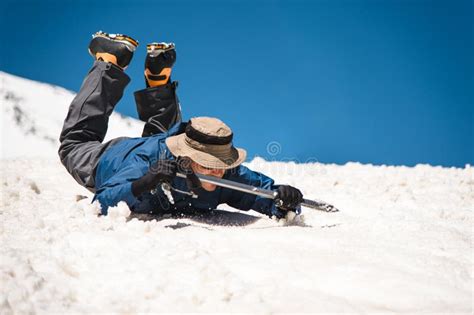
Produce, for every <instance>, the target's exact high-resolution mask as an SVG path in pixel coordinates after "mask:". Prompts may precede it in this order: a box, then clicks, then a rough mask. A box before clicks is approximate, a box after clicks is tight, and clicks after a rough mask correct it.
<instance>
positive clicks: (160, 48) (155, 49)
mask: <svg viewBox="0 0 474 315" xmlns="http://www.w3.org/2000/svg"><path fill="white" fill-rule="evenodd" d="M174 48H175V45H174V43H150V44H148V45H146V52H147V54H149V55H150V56H151V57H156V56H159V55H160V54H161V53H164V52H165V51H168V50H171V49H174Z"/></svg>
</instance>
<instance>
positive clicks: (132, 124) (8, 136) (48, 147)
mask: <svg viewBox="0 0 474 315" xmlns="http://www.w3.org/2000/svg"><path fill="white" fill-rule="evenodd" d="M74 95H75V94H74V93H72V92H70V91H68V90H65V89H63V88H61V87H58V86H54V85H50V84H46V83H40V82H35V81H32V80H28V79H24V78H20V77H17V76H14V75H11V74H8V73H5V72H2V71H0V100H1V111H0V115H1V117H0V120H1V122H2V124H1V146H0V153H1V156H2V157H3V158H11V157H17V156H29V157H38V156H42V157H56V156H57V149H58V147H59V140H58V139H59V134H60V133H61V129H62V125H63V122H64V118H65V117H66V114H67V110H68V108H69V104H70V103H71V101H72V99H73V98H74ZM142 128H143V123H142V122H140V121H138V120H136V119H133V118H130V117H124V116H122V115H121V114H119V113H116V112H114V113H113V114H112V116H111V117H110V121H109V130H108V131H107V137H106V141H107V140H108V139H112V138H116V137H119V136H129V137H136V136H139V135H140V134H141V129H142Z"/></svg>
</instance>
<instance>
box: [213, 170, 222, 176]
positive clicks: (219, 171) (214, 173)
mask: <svg viewBox="0 0 474 315" xmlns="http://www.w3.org/2000/svg"><path fill="white" fill-rule="evenodd" d="M210 171H211V173H210V174H211V175H213V176H220V175H221V174H222V170H218V169H212V170H210Z"/></svg>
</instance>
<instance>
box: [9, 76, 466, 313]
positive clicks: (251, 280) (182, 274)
mask: <svg viewBox="0 0 474 315" xmlns="http://www.w3.org/2000/svg"><path fill="white" fill-rule="evenodd" d="M5 76H6V74H2V77H3V78H4V77H5ZM18 80H20V79H18ZM20 81H21V80H20ZM30 83H31V84H30V85H31V87H30V88H28V86H25V87H23V88H22V89H24V90H25V93H26V94H28V93H33V90H34V89H36V90H38V91H39V90H42V91H43V92H44V90H46V89H50V88H51V87H50V86H47V85H40V83H35V82H30ZM13 88H14V87H13V86H9V89H13ZM2 89H3V90H5V89H4V86H2ZM53 89H57V88H53ZM3 90H2V91H3ZM61 91H63V92H64V90H61ZM63 92H61V93H63ZM64 93H66V92H64ZM4 95H5V94H3V96H2V115H5V111H6V110H5V108H7V109H8V108H11V107H5V106H4ZM15 95H16V96H17V97H21V98H22V99H23V100H24V102H23V103H24V104H23V103H22V104H23V105H24V106H29V105H31V104H30V103H29V102H30V101H28V102H26V100H27V99H28V98H27V97H26V96H24V95H22V94H21V93H20V91H18V92H17V94H15ZM49 96H50V95H49ZM49 96H48V97H49ZM58 97H59V98H63V97H64V99H65V100H66V99H68V100H69V101H70V98H71V97H72V95H68V96H67V97H65V95H60V96H58ZM26 103H28V104H26ZM58 106H59V105H58ZM62 106H66V108H67V104H66V105H64V104H62ZM25 108H26V107H25ZM51 112H52V111H51ZM65 112H66V111H63V113H64V114H65ZM47 117H49V116H48V115H45V116H44V117H41V118H40V117H39V116H38V117H36V116H35V121H36V123H37V125H38V126H40V125H41V124H43V123H44V126H48V124H49V123H45V122H44V120H45V119H47ZM51 117H53V116H51ZM51 119H53V118H51ZM57 120H59V117H58V119H57ZM62 120H63V118H61V120H60V122H62ZM3 121H4V120H2V129H3V132H4V131H5V126H9V125H3ZM52 124H53V123H51V124H49V125H52ZM56 125H57V124H56ZM56 125H55V126H56ZM41 126H43V125H41ZM56 128H58V127H57V126H56ZM39 129H40V128H39V127H38V130H39ZM53 129H54V128H52V127H51V130H50V131H49V129H48V132H51V134H53V133H54V134H56V135H57V134H58V132H59V131H58V130H53ZM111 129H112V131H111V132H119V131H120V130H114V128H111ZM44 130H46V127H45V129H44ZM59 130H60V126H59ZM139 131H140V128H137V129H136V132H138V133H139ZM44 134H48V135H49V133H46V131H45V133H44ZM15 135H16V134H15ZM36 135H38V133H37V134H36ZM29 136H30V135H28V137H29ZM25 137H27V136H25ZM5 138H8V135H6V134H4V135H3V136H2V142H3V140H4V139H5ZM25 139H26V138H25ZM17 140H18V141H22V139H20V138H19V139H17ZM41 148H43V149H44V150H45V151H48V150H50V151H51V150H52V152H55V151H56V148H54V147H53V148H50V147H49V146H47V145H46V144H45V145H44V146H41ZM16 150H17V147H15V146H13V145H12V144H11V143H6V146H4V147H3V148H2V154H5V151H8V156H9V158H8V159H7V158H2V159H1V160H0V164H1V166H0V169H1V172H2V174H1V183H0V187H1V188H0V189H1V200H0V216H1V226H0V258H1V259H0V314H33V313H59V314H61V313H99V312H112V313H120V314H135V313H142V312H246V313H275V312H281V313H282V312H285V313H290V312H291V313H301V312H311V313H316V312H319V313H332V312H346V313H393V312H397V313H466V314H469V313H472V311H473V295H472V293H473V289H472V284H473V278H472V277H473V270H472V268H473V247H472V245H473V243H472V237H473V228H472V223H473V222H472V213H473V208H474V206H473V205H474V190H473V188H474V170H473V168H472V167H470V166H469V165H467V166H466V167H465V168H442V167H433V166H429V165H418V166H416V167H404V166H397V167H394V166H373V165H362V164H359V163H348V164H346V165H342V166H340V165H332V164H321V163H308V164H296V163H291V162H290V163H283V162H269V161H265V160H263V159H260V158H255V159H254V160H252V161H251V162H249V163H247V164H246V165H247V166H249V167H250V168H252V169H254V170H257V171H262V172H264V173H266V174H268V175H270V176H272V177H273V178H275V180H276V181H277V183H287V184H290V185H295V186H297V187H299V188H300V189H301V190H302V191H303V193H304V195H305V197H306V198H310V199H311V198H319V199H322V200H325V201H328V202H331V203H333V204H334V205H335V206H337V207H338V208H339V209H341V211H340V212H338V213H323V212H319V211H315V210H311V209H304V211H303V217H300V218H299V219H298V220H297V222H296V223H293V224H292V223H290V222H285V221H276V220H272V219H270V218H267V217H265V216H262V215H260V214H258V213H256V212H253V211H249V212H239V211H236V210H234V209H232V208H230V207H227V206H225V205H222V206H221V207H220V209H222V210H223V211H220V212H218V211H216V212H214V213H212V214H209V215H203V216H201V217H192V218H190V217H178V218H171V217H168V216H156V217H151V216H136V215H133V214H132V213H130V210H129V209H128V207H127V206H126V205H125V204H122V203H121V204H119V205H118V206H117V207H116V208H113V209H111V210H109V213H110V214H109V215H108V216H98V213H99V209H98V205H97V204H92V203H91V199H92V195H91V194H90V193H89V192H88V191H87V190H85V189H84V188H82V187H80V186H79V185H78V184H76V183H75V182H74V180H73V179H72V178H71V176H70V175H69V174H68V173H67V172H66V170H65V169H64V167H63V166H62V165H61V164H60V162H59V161H58V159H57V157H55V156H53V155H52V154H53V153H51V152H50V153H48V154H51V155H48V154H45V155H44V157H33V158H32V157H25V156H24V153H25V152H19V153H16V152H17V151H16Z"/></svg>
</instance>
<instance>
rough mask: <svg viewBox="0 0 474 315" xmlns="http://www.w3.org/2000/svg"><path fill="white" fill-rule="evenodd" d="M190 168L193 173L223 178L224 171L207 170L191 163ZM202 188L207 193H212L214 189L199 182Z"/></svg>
mask: <svg viewBox="0 0 474 315" xmlns="http://www.w3.org/2000/svg"><path fill="white" fill-rule="evenodd" d="M191 168H192V169H193V171H194V173H196V174H202V175H209V176H214V177H218V178H222V176H224V173H225V170H220V169H215V168H207V167H204V166H202V165H200V164H197V163H196V162H194V161H193V162H191ZM201 184H202V188H204V190H207V191H214V190H215V189H216V187H217V186H216V185H213V184H209V183H204V182H201Z"/></svg>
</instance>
